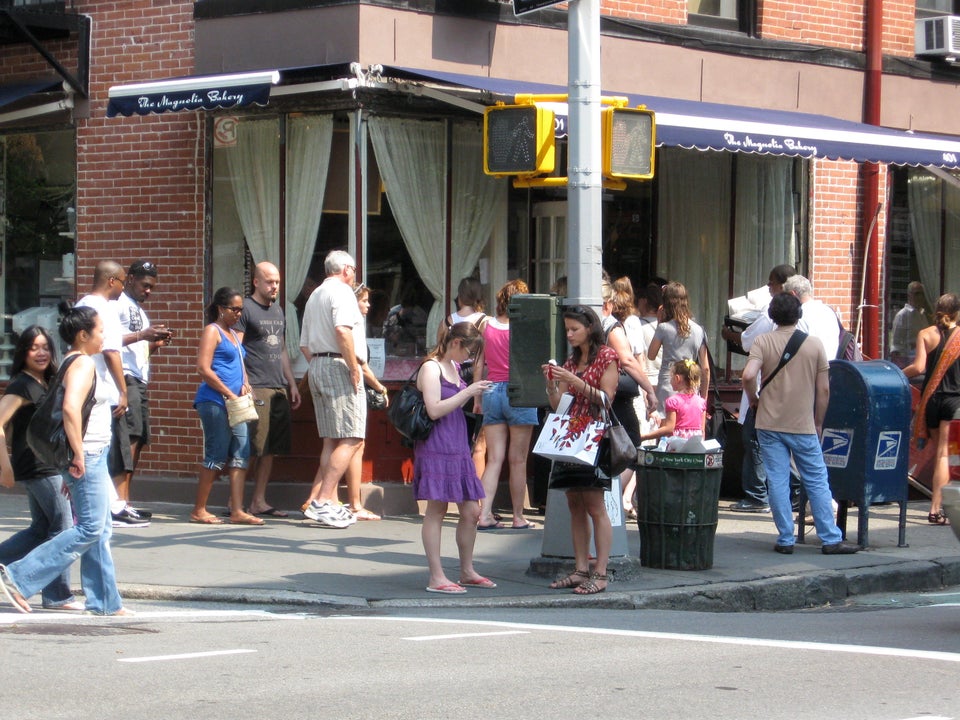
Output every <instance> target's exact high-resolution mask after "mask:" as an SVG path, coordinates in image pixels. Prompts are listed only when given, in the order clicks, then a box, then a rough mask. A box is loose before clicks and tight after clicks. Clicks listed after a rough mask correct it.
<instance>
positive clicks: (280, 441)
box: [250, 388, 292, 455]
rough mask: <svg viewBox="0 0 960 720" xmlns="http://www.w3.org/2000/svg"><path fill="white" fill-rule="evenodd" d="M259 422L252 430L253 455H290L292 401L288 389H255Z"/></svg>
mask: <svg viewBox="0 0 960 720" xmlns="http://www.w3.org/2000/svg"><path fill="white" fill-rule="evenodd" d="M253 404H254V407H255V408H256V410H257V422H256V423H254V425H253V426H252V427H251V428H250V454H251V455H289V454H290V445H291V432H292V431H291V428H290V400H289V398H287V391H286V388H253Z"/></svg>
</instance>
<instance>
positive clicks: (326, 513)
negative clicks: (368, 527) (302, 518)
mask: <svg viewBox="0 0 960 720" xmlns="http://www.w3.org/2000/svg"><path fill="white" fill-rule="evenodd" d="M340 507H341V506H339V505H334V504H333V503H331V502H324V503H317V501H316V500H314V501H312V502H311V503H310V506H309V507H308V508H307V509H306V510H304V511H303V514H304V515H306V516H307V517H308V518H310V519H311V520H313V521H314V522H316V523H318V524H319V525H322V526H324V527H331V528H345V527H349V526H350V525H353V523H354V522H356V519H354V518H353V516H352V515H351V516H350V517H351V519H350V520H348V519H346V518H345V517H344V516H343V514H342V513H341V512H340ZM348 514H349V512H348Z"/></svg>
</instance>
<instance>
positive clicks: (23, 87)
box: [0, 80, 63, 107]
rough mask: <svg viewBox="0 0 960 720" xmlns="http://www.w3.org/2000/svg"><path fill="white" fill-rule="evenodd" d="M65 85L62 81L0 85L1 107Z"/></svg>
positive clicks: (35, 81) (37, 81) (36, 81)
mask: <svg viewBox="0 0 960 720" xmlns="http://www.w3.org/2000/svg"><path fill="white" fill-rule="evenodd" d="M62 84H63V81H62V80H34V81H32V82H21V83H10V84H8V85H0V107H4V106H5V105H12V104H13V103H15V102H17V101H18V100H23V99H24V98H26V97H29V96H30V95H33V94H34V93H40V92H48V91H50V90H55V89H57V88H59V87H60V86H61V85H62Z"/></svg>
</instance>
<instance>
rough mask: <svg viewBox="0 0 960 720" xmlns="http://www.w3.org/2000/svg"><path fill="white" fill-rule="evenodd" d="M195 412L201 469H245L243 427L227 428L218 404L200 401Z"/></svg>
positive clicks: (246, 446) (247, 445) (245, 433)
mask: <svg viewBox="0 0 960 720" xmlns="http://www.w3.org/2000/svg"><path fill="white" fill-rule="evenodd" d="M364 402H366V400H364ZM196 408H197V414H198V415H200V427H202V428H203V467H205V468H207V469H208V470H222V469H223V467H224V465H226V466H227V467H232V468H245V467H246V466H247V463H248V462H249V460H250V435H249V432H248V431H247V423H240V424H239V425H235V426H234V427H230V422H229V420H227V408H226V407H225V406H223V405H221V404H220V403H215V402H211V401H209V400H204V401H201V402H198V403H197V404H196Z"/></svg>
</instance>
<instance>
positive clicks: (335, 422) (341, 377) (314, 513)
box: [300, 250, 367, 528]
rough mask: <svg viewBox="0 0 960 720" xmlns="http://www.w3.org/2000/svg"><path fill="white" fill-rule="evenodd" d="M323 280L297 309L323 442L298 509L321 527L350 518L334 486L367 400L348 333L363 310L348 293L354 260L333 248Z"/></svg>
mask: <svg viewBox="0 0 960 720" xmlns="http://www.w3.org/2000/svg"><path fill="white" fill-rule="evenodd" d="M324 269H325V271H326V273H327V278H326V280H324V281H323V283H322V284H321V285H320V287H318V288H317V289H316V290H314V291H313V293H312V294H311V295H310V298H309V299H308V300H307V305H306V307H305V308H304V310H303V328H302V330H301V332H300V352H302V353H303V356H304V357H305V358H306V359H307V362H308V363H310V369H309V371H308V378H309V381H310V393H311V396H312V397H313V407H314V413H315V415H316V420H317V431H318V433H319V435H320V438H321V439H323V440H329V442H324V443H323V451H322V452H321V454H320V467H319V468H318V469H317V474H316V476H315V477H314V480H313V488H312V489H311V492H310V498H309V500H308V504H307V507H306V508H305V510H304V514H305V515H306V516H307V517H308V518H310V519H311V520H315V521H316V522H317V523H319V524H320V525H322V526H324V527H335V528H343V527H347V526H348V525H352V524H353V523H355V522H356V518H354V517H353V514H352V513H351V512H350V511H349V510H348V509H347V508H346V507H344V506H343V505H341V504H340V502H339V499H338V498H337V485H338V484H339V483H340V480H341V478H343V475H344V473H345V472H346V471H347V468H348V467H349V465H350V460H351V459H352V458H353V455H354V454H355V453H356V452H357V451H358V450H359V449H360V447H361V446H362V444H363V443H362V441H363V438H364V436H365V435H366V427H367V402H366V395H365V394H364V390H363V380H362V377H361V370H360V363H359V361H358V360H357V352H356V347H355V340H354V333H355V332H356V331H357V328H358V327H363V315H362V314H361V313H360V306H359V305H358V304H357V297H356V295H354V293H353V281H354V279H355V278H356V273H357V264H356V261H354V259H353V257H351V256H350V254H349V253H347V252H344V251H343V250H334V251H332V252H331V253H329V254H328V255H327V257H326V260H325V261H324Z"/></svg>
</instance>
